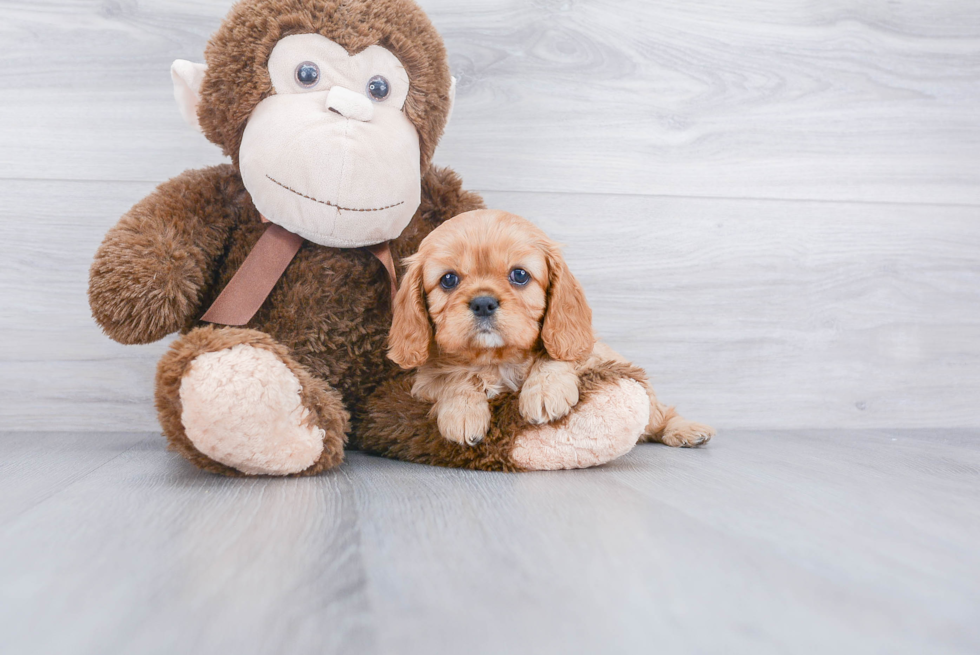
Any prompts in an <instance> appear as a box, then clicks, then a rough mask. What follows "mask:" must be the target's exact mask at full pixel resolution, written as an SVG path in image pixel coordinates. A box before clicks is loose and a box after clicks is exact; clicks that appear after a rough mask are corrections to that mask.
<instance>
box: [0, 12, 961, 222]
mask: <svg viewBox="0 0 980 655" xmlns="http://www.w3.org/2000/svg"><path fill="white" fill-rule="evenodd" d="M230 4H231V3H230V2H229V1H227V0H221V1H208V2H189V1H187V0H165V1H160V2H153V3H139V2H136V1H135V0H82V1H75V0H73V1H72V2H65V1H64V0H45V1H44V2H30V3H26V2H5V3H3V5H2V6H0V43H2V44H3V45H2V48H0V64H2V66H0V143H3V144H4V147H3V150H2V153H0V177H4V178H14V179H76V180H77V179H100V180H144V181H145V180H150V181H162V180H163V179H166V178H168V177H172V176H173V175H176V174H177V173H179V172H180V171H181V170H183V169H184V168H186V167H193V166H200V165H203V164H205V163H213V162H216V161H218V160H219V157H220V155H219V153H218V151H217V149H216V148H214V147H213V146H210V145H208V144H207V143H206V142H205V141H204V139H203V138H202V137H200V136H198V135H195V134H193V133H191V132H190V130H189V129H188V128H186V126H184V125H183V124H182V122H181V120H180V118H179V116H178V114H177V111H176V108H175V107H174V103H173V99H172V93H171V88H170V80H169V74H168V71H169V66H170V63H171V62H172V60H174V59H177V58H184V59H197V60H199V59H200V58H201V57H202V53H203V49H204V44H205V41H206V39H207V37H208V35H209V34H210V33H211V32H212V31H213V30H214V28H215V27H216V26H217V24H218V22H219V21H220V19H221V17H222V16H223V15H224V14H225V12H226V11H227V9H228V7H229V6H230ZM421 4H422V6H423V7H424V8H425V9H426V10H427V11H429V13H430V15H431V17H432V19H433V21H434V23H435V24H436V26H437V27H438V28H439V29H440V30H441V31H442V33H443V35H444V37H445V39H446V43H447V45H448V48H449V52H450V57H451V63H452V67H453V70H454V72H455V73H456V75H457V76H458V77H459V80H460V83H459V102H458V106H457V111H456V112H455V115H454V123H453V125H452V126H451V128H450V131H449V133H448V135H447V137H446V139H445V141H444V143H443V146H442V148H441V150H440V152H439V155H438V160H439V161H441V162H442V163H447V164H452V165H453V166H455V167H456V168H458V170H459V171H460V172H461V173H462V174H463V176H464V178H465V179H466V180H467V181H468V183H469V184H470V185H471V186H472V187H474V188H480V189H492V190H522V191H551V192H558V191H560V192H583V191H584V192H594V193H623V194H637V193H639V194H658V195H672V196H676V195H681V196H710V197H738V198H745V197H763V198H802V199H822V200H860V201H868V200H874V201H887V202H891V201H905V202H929V203H942V204H947V203H969V204H978V203H980V127H978V124H977V121H976V116H977V115H978V114H980V6H978V5H977V4H976V3H974V2H970V0H942V1H938V2H934V1H929V2H927V1H925V0H901V1H892V2H878V1H876V0H868V1H866V2H861V3H855V2H851V1H849V0H835V1H833V2H821V3H812V2H807V1H804V0H794V1H793V2H780V3H774V2H769V1H767V0H751V1H748V0H747V1H744V2H739V3H731V2H724V1H722V0H698V1H695V2H685V3H676V2H662V1H656V2H646V1H644V2H640V1H639V0H542V1H538V2H525V1H524V0H492V1H489V2H482V3H478V4H473V3H466V4H463V5H460V3H457V2H450V1H449V0H424V1H423V2H421Z"/></svg>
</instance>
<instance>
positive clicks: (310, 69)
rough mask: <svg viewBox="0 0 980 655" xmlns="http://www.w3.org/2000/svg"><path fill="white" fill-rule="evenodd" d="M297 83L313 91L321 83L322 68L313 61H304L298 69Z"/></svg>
mask: <svg viewBox="0 0 980 655" xmlns="http://www.w3.org/2000/svg"><path fill="white" fill-rule="evenodd" d="M296 81H297V82H299V85H300V86H302V87H305V88H307V89H312V88H313V87H315V86H316V85H317V84H318V83H319V82H320V67H319V66H317V65H316V64H314V63H313V62H312V61H304V62H303V63H302V64H300V65H299V66H297V67H296Z"/></svg>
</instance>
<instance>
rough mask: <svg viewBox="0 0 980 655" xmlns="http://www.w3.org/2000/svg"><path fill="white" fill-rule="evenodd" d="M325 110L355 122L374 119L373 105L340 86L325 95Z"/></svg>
mask: <svg viewBox="0 0 980 655" xmlns="http://www.w3.org/2000/svg"><path fill="white" fill-rule="evenodd" d="M327 109H329V110H330V111H335V112H337V113H338V114H340V115H341V116H343V117H344V118H350V119H352V120H355V121H369V120H371V119H372V118H374V103H373V102H371V101H370V100H368V97H367V96H365V95H361V94H360V93H354V92H353V91H351V90H350V89H345V88H344V87H342V86H335V87H333V88H332V89H330V93H328V94H327Z"/></svg>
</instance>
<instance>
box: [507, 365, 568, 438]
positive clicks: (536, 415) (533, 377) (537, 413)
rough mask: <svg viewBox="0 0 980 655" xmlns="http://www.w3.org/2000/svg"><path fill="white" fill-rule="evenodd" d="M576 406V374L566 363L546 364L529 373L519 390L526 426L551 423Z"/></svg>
mask: <svg viewBox="0 0 980 655" xmlns="http://www.w3.org/2000/svg"><path fill="white" fill-rule="evenodd" d="M577 403H578V375H576V373H575V369H574V368H573V367H572V366H570V365H569V364H567V363H566V362H546V363H543V364H541V365H539V366H537V367H536V368H535V369H534V370H532V371H531V374H530V375H529V376H528V378H527V380H526V381H525V382H524V386H522V387H521V396H520V411H521V416H523V417H524V419H525V420H526V421H528V422H529V423H534V424H537V425H540V424H542V423H551V422H552V421H557V420H558V419H560V418H562V417H563V416H566V415H567V414H568V413H569V412H570V411H572V408H573V407H575V405H576V404H577Z"/></svg>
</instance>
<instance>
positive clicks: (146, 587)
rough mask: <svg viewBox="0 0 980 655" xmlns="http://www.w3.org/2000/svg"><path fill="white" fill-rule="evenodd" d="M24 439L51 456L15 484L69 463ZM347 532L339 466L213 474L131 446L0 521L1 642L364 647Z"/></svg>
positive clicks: (68, 457)
mask: <svg viewBox="0 0 980 655" xmlns="http://www.w3.org/2000/svg"><path fill="white" fill-rule="evenodd" d="M32 436H33V437H35V439H34V441H33V443H34V444H36V445H35V451H34V454H35V455H36V456H38V457H41V458H43V459H46V461H48V462H50V465H48V466H44V467H42V466H38V467H35V469H34V470H30V471H24V470H15V471H13V475H14V476H15V479H17V480H18V481H20V482H22V483H30V481H31V480H32V479H33V478H34V477H35V476H38V475H48V474H51V473H56V472H57V471H58V470H60V469H61V468H63V467H65V466H67V465H69V464H71V463H72V461H73V454H74V453H72V452H71V449H70V448H68V447H67V446H66V445H62V444H60V443H59V441H61V440H62V439H64V436H62V435H47V438H45V435H39V434H34V435H32ZM8 438H10V437H9V436H8V435H6V434H3V435H0V444H5V443H6V440H7V439H8ZM77 438H78V437H69V439H72V440H75V439H77ZM45 451H47V453H48V454H44V452H45ZM51 453H61V460H62V461H60V462H54V461H53V460H54V459H55V457H54V456H52V455H51ZM45 468H47V469H48V470H47V471H45V470H44V469H45ZM2 502H3V503H6V502H7V498H6V496H4V497H3V501H2ZM358 540H359V535H358V527H357V518H356V510H355V508H354V506H353V501H352V495H351V491H350V483H349V482H348V481H347V478H346V477H345V475H344V474H343V473H340V472H334V473H332V474H329V475H324V476H320V477H316V478H306V479H302V480H264V479H252V480H238V479H228V478H220V477H216V476H211V475H207V474H203V473H201V472H199V471H197V470H196V469H193V468H192V467H191V466H190V465H189V464H187V463H186V462H184V461H183V460H181V459H180V458H179V457H178V456H177V455H174V454H170V453H167V452H166V451H165V450H164V445H163V439H162V438H161V437H156V438H154V439H151V440H143V441H141V442H140V443H139V444H138V445H137V447H135V448H132V449H130V450H128V451H126V452H125V453H123V454H122V455H120V456H118V457H115V458H114V459H112V460H111V461H109V462H107V463H106V464H105V465H103V466H102V467H100V468H97V469H95V470H94V471H91V472H89V473H87V474H86V475H84V476H83V477H82V478H81V479H80V480H77V481H75V482H74V483H73V484H71V485H70V486H68V487H66V488H64V489H62V490H61V491H60V492H59V493H57V494H55V495H53V496H51V497H50V498H48V499H47V500H46V501H45V502H43V503H40V504H38V505H35V506H34V507H33V508H31V509H30V510H29V511H26V512H22V513H21V514H20V515H19V516H18V517H17V518H16V519H15V520H12V521H8V522H7V523H6V524H5V525H0V626H2V628H0V651H2V652H5V653H22V654H25V655H26V654H29V653H72V654H76V653H91V654H92V655H102V654H107V653H137V652H138V653H160V654H164V653H167V654H170V653H216V652H238V653H353V652H356V653H373V652H375V647H374V638H373V636H372V634H371V632H370V630H369V627H370V626H369V625H368V623H367V610H368V606H367V601H366V591H365V586H366V580H365V577H364V567H363V564H362V563H361V562H360V555H359V542H358Z"/></svg>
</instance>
